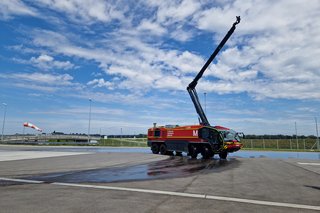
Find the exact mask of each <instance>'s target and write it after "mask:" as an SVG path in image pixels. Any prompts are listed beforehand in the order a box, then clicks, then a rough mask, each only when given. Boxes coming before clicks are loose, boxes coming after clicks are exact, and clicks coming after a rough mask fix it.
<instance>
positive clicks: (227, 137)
mask: <svg viewBox="0 0 320 213" xmlns="http://www.w3.org/2000/svg"><path fill="white" fill-rule="evenodd" d="M223 139H224V141H225V142H226V141H234V140H236V141H238V142H240V137H239V135H238V133H237V132H236V131H234V130H232V129H230V130H226V131H224V132H223Z"/></svg>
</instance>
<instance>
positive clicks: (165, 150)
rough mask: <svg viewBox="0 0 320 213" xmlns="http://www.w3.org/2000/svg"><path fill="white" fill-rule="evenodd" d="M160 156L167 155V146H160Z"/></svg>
mask: <svg viewBox="0 0 320 213" xmlns="http://www.w3.org/2000/svg"><path fill="white" fill-rule="evenodd" d="M160 154H161V155H165V154H167V146H166V145H165V144H161V145H160Z"/></svg>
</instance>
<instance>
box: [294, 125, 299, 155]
mask: <svg viewBox="0 0 320 213" xmlns="http://www.w3.org/2000/svg"><path fill="white" fill-rule="evenodd" d="M294 128H295V129H296V142H297V149H299V143H298V130H297V122H294Z"/></svg>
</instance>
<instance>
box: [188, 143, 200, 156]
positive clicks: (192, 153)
mask: <svg viewBox="0 0 320 213" xmlns="http://www.w3.org/2000/svg"><path fill="white" fill-rule="evenodd" d="M198 153H199V152H198V149H197V147H196V146H193V145H191V146H190V147H189V155H190V156H191V158H193V159H195V158H197V156H198Z"/></svg>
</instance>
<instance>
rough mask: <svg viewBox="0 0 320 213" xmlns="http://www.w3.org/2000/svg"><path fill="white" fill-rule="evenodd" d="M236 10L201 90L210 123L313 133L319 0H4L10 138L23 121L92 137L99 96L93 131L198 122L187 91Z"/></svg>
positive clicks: (4, 86) (0, 61)
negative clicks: (237, 20) (232, 29)
mask: <svg viewBox="0 0 320 213" xmlns="http://www.w3.org/2000/svg"><path fill="white" fill-rule="evenodd" d="M237 15H240V16H241V19H242V20H241V23H240V24H239V25H238V26H237V29H236V31H235V32H234V34H233V35H232V37H231V39H230V40H229V41H228V42H227V44H226V46H225V47H224V48H223V49H222V50H221V52H220V54H219V55H218V57H217V58H216V59H215V61H214V62H213V64H212V65H211V66H210V67H209V69H208V70H207V72H206V73H205V76H204V78H203V79H201V80H200V82H199V84H198V86H197V91H198V94H199V96H200V98H201V100H202V102H204V92H206V93H207V96H206V97H207V102H206V111H207V117H208V118H209V121H210V122H211V124H212V125H222V126H226V127H230V128H233V129H235V130H237V131H241V132H244V133H246V134H289V135H291V134H294V133H295V126H294V123H295V122H296V123H297V128H298V134H305V135H311V134H313V135H315V134H316V133H315V122H314V118H315V117H317V116H318V117H319V114H320V113H319V111H320V110H319V104H320V101H319V99H320V92H319V91H320V83H319V82H320V70H319V67H320V60H319V56H320V36H319V35H320V22H319V21H318V19H319V16H320V2H319V1H317V0H309V1H308V3H307V4H306V3H305V2H304V1H301V0H292V1H289V0H286V1H262V0H255V1H254V0H252V1H240V0H233V1H220V0H217V1H209V0H201V1H199V0H194V1H193V0H184V1H180V0H179V1H159V0H149V1H103V0H69V1H64V0H35V1H22V0H4V1H1V2H0V27H1V32H0V42H1V45H0V51H1V52H0V91H1V92H0V102H2V103H7V118H6V125H5V133H6V134H14V133H21V132H22V130H23V127H22V124H23V122H31V123H33V124H35V125H37V126H38V127H40V128H42V129H44V132H48V133H49V132H52V131H62V132H65V133H72V132H78V133H85V132H87V129H88V117H89V99H92V120H91V132H92V133H99V132H101V133H102V134H120V129H121V128H122V130H123V133H124V134H134V133H145V132H146V131H147V128H148V127H151V126H152V123H153V122H156V123H158V124H160V125H165V124H180V125H188V124H196V123H197V122H198V120H197V114H196V112H195V109H194V107H193V105H192V102H191V100H190V97H189V95H188V93H187V91H186V87H187V85H188V84H189V83H190V82H191V81H192V79H193V78H194V76H195V75H196V74H197V72H198V71H199V70H200V69H201V67H202V66H203V64H204V63H205V61H206V60H207V58H208V57H209V56H210V54H211V53H212V51H213V50H214V49H215V47H216V45H217V44H218V43H219V42H220V40H221V39H222V38H223V36H224V35H225V33H226V32H227V31H228V30H229V28H230V27H231V25H232V23H233V22H234V21H235V16H237ZM203 104H204V103H203ZM3 112H4V105H2V106H1V121H2V115H3ZM28 132H30V133H33V132H34V130H32V129H30V130H28Z"/></svg>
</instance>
